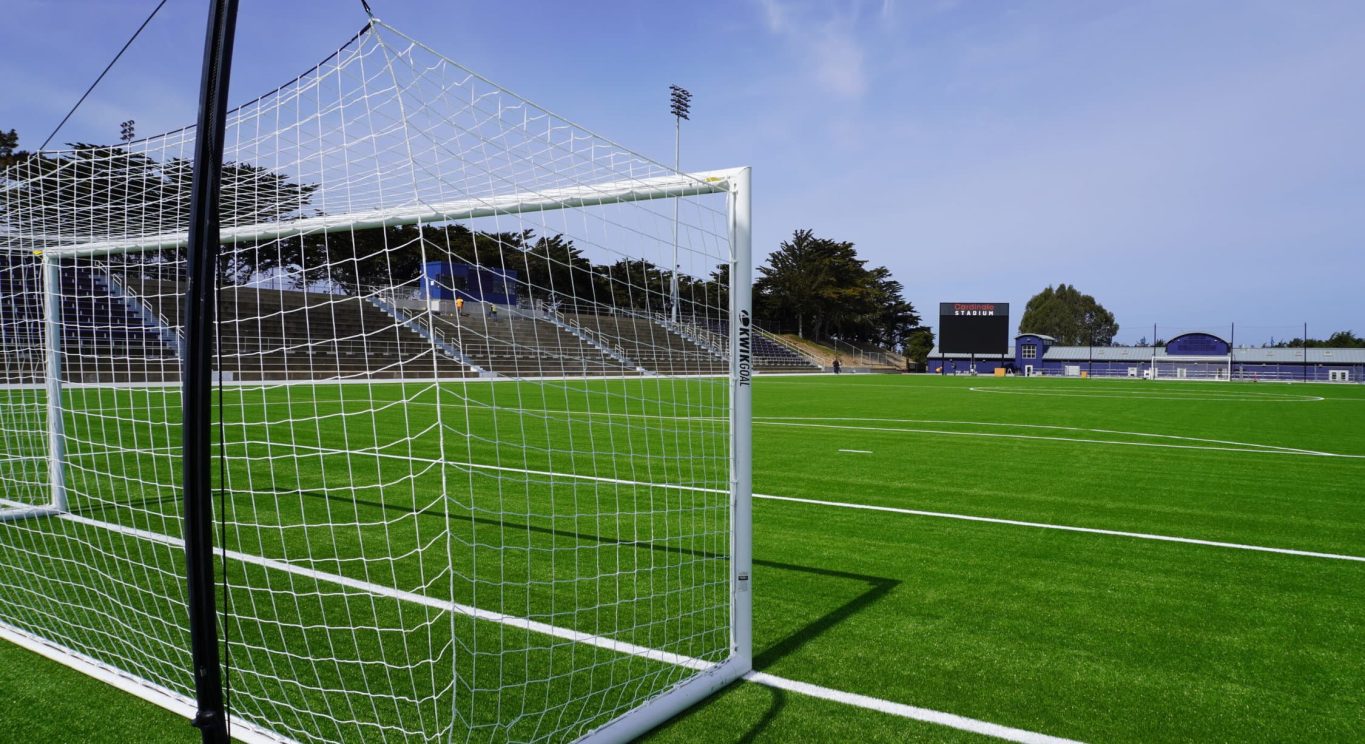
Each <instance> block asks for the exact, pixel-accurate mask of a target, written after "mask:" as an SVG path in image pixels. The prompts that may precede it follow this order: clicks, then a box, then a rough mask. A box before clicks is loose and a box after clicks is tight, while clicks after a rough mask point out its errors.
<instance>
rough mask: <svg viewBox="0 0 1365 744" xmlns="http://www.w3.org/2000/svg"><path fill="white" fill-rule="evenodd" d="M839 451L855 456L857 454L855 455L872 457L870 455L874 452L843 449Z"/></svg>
mask: <svg viewBox="0 0 1365 744" xmlns="http://www.w3.org/2000/svg"><path fill="white" fill-rule="evenodd" d="M839 451H840V452H851V453H853V454H855V455H870V454H872V450H855V449H841V450H839Z"/></svg>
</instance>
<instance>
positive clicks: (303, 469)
mask: <svg viewBox="0 0 1365 744" xmlns="http://www.w3.org/2000/svg"><path fill="white" fill-rule="evenodd" d="M197 144H198V142H197V140H196V136H195V128H194V127H191V128H188V129H185V130H179V131H176V132H171V133H167V134H163V135H157V136H154V137H151V138H148V139H145V140H138V141H136V142H132V143H126V144H124V145H122V146H115V147H102V146H87V145H81V146H76V147H73V148H71V149H68V150H63V151H53V152H44V153H39V154H36V155H34V156H32V157H29V158H27V159H24V160H21V161H20V162H18V163H16V164H15V165H14V166H12V167H11V168H9V169H8V170H6V171H4V172H2V173H0V259H3V260H4V264H3V265H0V331H3V333H4V334H5V335H3V336H0V341H2V342H3V344H4V350H5V352H6V353H5V354H4V356H3V359H0V367H2V368H3V371H4V381H3V382H4V386H3V387H0V448H3V451H0V476H7V478H6V479H7V480H8V476H14V483H15V484H17V485H14V486H8V485H7V486H5V488H6V489H10V488H13V489H14V491H13V495H14V496H16V498H13V499H12V498H11V493H10V492H9V491H8V490H6V492H5V494H4V495H3V496H0V498H3V499H5V501H4V502H3V503H0V637H4V638H9V639H21V640H23V641H24V642H31V643H34V644H37V645H40V646H41V647H42V648H44V649H46V652H48V653H52V654H56V655H58V656H61V657H63V658H65V659H68V660H69V661H70V663H71V664H72V665H73V666H77V667H78V668H81V669H83V670H85V671H87V672H90V673H92V674H97V675H100V676H101V678H105V679H115V678H116V679H117V680H118V681H119V684H120V686H122V687H123V688H124V689H129V690H132V691H134V692H135V693H136V694H141V695H142V696H144V697H146V698H147V699H150V700H154V701H157V702H158V704H163V705H166V706H167V707H171V708H172V709H176V710H179V711H180V712H181V713H183V714H185V715H186V716H187V717H192V716H193V715H195V707H194V705H193V701H194V699H195V688H196V684H197V682H198V677H197V675H196V674H195V669H196V663H195V655H194V654H192V653H191V647H192V642H191V641H192V639H191V636H192V634H193V629H192V628H191V627H190V626H188V625H187V623H186V619H185V618H186V607H187V606H188V604H189V603H190V602H191V596H190V595H191V592H190V590H189V588H188V587H187V584H186V565H185V564H186V547H185V542H184V534H183V533H184V529H185V525H184V520H185V519H186V509H185V505H184V500H183V499H182V497H181V489H182V488H183V487H184V485H185V483H186V475H185V473H184V472H183V468H184V466H185V464H186V458H185V456H184V454H183V453H182V450H181V447H182V445H183V443H184V440H185V437H186V435H187V432H186V429H185V426H186V420H187V418H188V417H187V416H185V415H184V414H182V406H183V405H184V404H185V400H183V398H182V394H181V390H182V386H183V384H184V383H185V379H184V375H183V374H182V373H183V368H182V365H181V362H182V355H183V354H185V353H186V349H187V348H193V347H195V346H196V343H198V344H199V345H200V348H202V345H203V344H205V343H207V344H210V345H211V347H212V356H211V359H210V362H209V368H208V369H207V370H206V371H205V372H206V373H207V374H210V375H211V378H210V379H209V384H210V393H211V399H210V406H209V412H208V416H209V435H210V441H208V442H206V443H205V444H207V445H208V448H209V452H210V455H209V457H210V460H209V462H210V468H209V472H208V473H206V474H205V475H207V476H208V478H209V483H208V484H207V486H208V488H209V489H210V494H211V496H212V499H211V500H212V504H211V512H212V513H211V515H210V516H211V518H212V520H213V522H212V525H211V526H212V543H213V544H212V549H213V552H212V560H213V569H214V571H213V573H210V574H207V576H209V577H210V580H211V582H212V587H213V590H214V593H215V595H216V598H217V602H216V609H215V611H214V615H215V616H216V617H215V619H216V625H217V628H218V630H217V633H216V634H215V635H214V636H213V638H212V640H213V642H214V643H215V644H216V645H217V646H218V648H220V649H221V650H222V651H223V657H222V660H221V675H222V679H223V684H224V687H225V689H226V690H227V691H228V694H227V695H226V697H225V700H226V709H227V713H228V716H229V717H228V719H227V720H228V723H229V725H230V726H231V727H232V729H231V733H232V734H233V735H237V734H238V733H245V734H249V735H250V736H251V737H253V739H255V740H280V741H322V740H351V739H370V738H378V739H391V738H392V739H423V740H434V739H444V740H456V739H458V740H504V739H510V740H532V739H534V740H538V741H571V740H580V739H581V740H590V741H628V740H630V739H633V738H635V737H638V736H639V735H641V734H642V733H644V732H646V731H648V730H649V729H651V728H653V727H655V726H657V725H659V724H660V723H662V722H663V721H666V720H667V719H668V718H670V717H672V716H673V715H676V714H677V713H679V712H681V711H682V710H684V709H685V708H687V707H688V706H690V705H693V704H695V703H696V702H698V701H700V700H701V699H703V698H704V697H706V696H707V695H709V694H711V693H713V692H714V691H716V690H718V689H720V688H721V687H723V686H725V685H726V684H729V683H730V682H732V681H734V680H736V679H738V678H740V677H742V676H743V675H744V674H745V673H747V672H749V671H750V670H751V667H752V658H753V655H752V624H751V614H752V589H751V584H752V576H751V572H752V515H751V506H750V500H751V489H752V465H751V461H752V442H751V434H750V420H751V416H752V398H751V387H752V382H753V359H752V340H753V336H752V334H753V333H754V327H753V324H752V308H751V301H752V299H751V282H752V273H753V265H752V256H751V253H752V243H751V236H750V231H751V175H750V171H749V169H748V168H735V169H729V170H715V171H704V172H697V173H680V172H677V171H675V170H673V169H671V168H668V167H667V166H664V165H660V164H658V163H655V162H653V161H651V160H649V159H647V158H644V157H642V156H640V155H638V154H636V153H634V152H632V151H630V150H627V149H625V148H624V147H621V146H620V145H617V144H615V143H614V142H612V141H610V140H607V139H605V138H603V137H600V136H599V135H596V134H594V133H592V132H591V131H589V130H587V129H585V128H583V127H581V126H579V125H577V124H574V123H573V122H571V121H569V120H566V119H564V118H562V117H560V116H557V115H555V114H553V113H551V112H549V111H546V110H544V109H542V108H540V107H538V106H536V105H535V104H533V103H531V102H530V101H527V100H526V99H524V98H521V97H519V96H517V95H515V94H513V93H511V92H510V91H508V90H506V89H505V88H502V87H500V86H498V85H496V84H494V83H491V82H489V81H488V80H486V79H484V78H482V77H480V76H478V75H476V74H475V73H473V72H470V71H469V70H467V69H465V68H463V67H461V66H460V65H458V64H457V63H455V62H453V61H451V60H449V59H447V58H445V57H443V56H441V55H440V54H438V53H436V52H435V51H433V50H431V49H430V48H429V47H427V46H425V45H423V44H421V43H420V42H418V41H416V40H414V39H412V38H410V37H408V36H406V35H404V34H402V33H401V32H399V31H397V30H396V29H393V28H392V27H389V26H387V25H385V24H383V23H382V22H379V21H373V22H372V23H371V24H369V25H367V26H366V28H365V30H363V31H362V32H361V33H360V34H358V35H357V36H356V37H355V38H353V39H351V40H350V41H348V42H347V43H345V44H343V45H342V46H341V47H340V48H339V49H338V50H337V51H336V52H335V53H334V54H332V55H331V56H330V57H328V58H327V59H326V60H325V61H324V62H323V63H321V64H320V65H319V66H318V67H316V68H314V69H312V70H309V71H307V72H305V73H304V74H303V75H300V76H299V77H297V78H296V79H294V80H293V81H292V82H290V83H288V84H286V85H285V86H283V87H282V88H280V89H277V90H276V91H272V92H271V93H268V94H266V95H264V96H261V97H260V98H257V99H255V100H252V101H251V102H249V103H247V104H244V105H242V106H239V107H238V108H236V109H233V110H231V111H229V112H228V113H227V116H226V132H225V136H224V137H223V144H224V155H223V157H222V174H221V208H220V210H219V215H220V220H221V230H220V232H219V235H218V238H217V241H216V242H217V244H218V245H217V255H216V256H211V257H210V260H211V264H212V265H211V266H208V267H204V266H203V265H201V268H208V269H209V271H208V276H209V283H211V284H212V285H213V291H212V293H211V297H210V298H209V299H210V302H211V304H212V306H213V310H214V315H215V316H216V317H215V320H214V322H213V323H212V324H211V325H209V326H208V327H206V328H196V327H195V326H194V325H193V323H192V318H191V317H190V313H188V312H187V308H186V307H185V305H184V303H183V298H184V295H185V290H186V288H187V286H189V284H190V271H189V263H190V262H189V260H188V255H187V250H188V243H189V242H188V239H187V236H188V232H189V214H188V213H189V211H190V210H189V206H190V203H191V198H190V197H191V191H192V189H191V177H192V176H193V171H194V169H193V168H192V167H191V166H190V162H191V160H190V156H191V154H192V153H193V152H194V151H195V148H196V146H197ZM675 255H676V256H677V258H676V259H675V258H674V256H675ZM204 286H207V284H205V285H204ZM674 287H676V288H677V289H676V291H675V290H674ZM675 313H676V315H675ZM13 329H19V330H22V331H23V333H17V332H16V333H11V331H12V330H13ZM35 329H36V330H35ZM210 336H211V337H210ZM699 339H704V341H703V340H699ZM11 350H18V351H22V353H13V354H11V353H8V352H10V351H11ZM11 501H12V502H13V503H11ZM205 506H208V505H207V504H206V505H205ZM6 515H10V516H9V517H7V516H6ZM200 568H201V569H202V568H203V567H202V566H201V567H200ZM191 570H194V569H193V568H192V569H191ZM92 670H94V671H92Z"/></svg>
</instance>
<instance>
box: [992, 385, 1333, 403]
mask: <svg viewBox="0 0 1365 744" xmlns="http://www.w3.org/2000/svg"><path fill="white" fill-rule="evenodd" d="M967 389H968V390H970V391H972V392H973V393H999V394H1001V395H1040V396H1044V397H1053V398H1116V399H1119V400H1195V401H1215V402H1219V403H1222V402H1234V403H1245V402H1252V403H1317V402H1318V401H1322V400H1326V398H1323V397H1322V396H1320V395H1298V394H1295V393H1253V392H1251V391H1249V390H1248V391H1238V392H1227V393H1221V392H1213V393H1203V392H1200V393H1182V392H1180V391H1177V390H1157V391H1153V393H1159V395H1158V394H1152V393H1146V392H1141V391H1137V390H1127V391H1124V392H1125V393H1126V394H1125V395H1119V394H1114V393H1112V392H1104V393H1080V392H1070V393H1061V392H1054V390H1052V389H1040V390H1005V389H1004V388H986V387H969V388H967Z"/></svg>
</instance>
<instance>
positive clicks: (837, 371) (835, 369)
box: [834, 357, 843, 375]
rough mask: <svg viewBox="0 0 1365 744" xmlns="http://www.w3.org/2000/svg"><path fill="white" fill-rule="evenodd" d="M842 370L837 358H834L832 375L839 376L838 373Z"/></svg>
mask: <svg viewBox="0 0 1365 744" xmlns="http://www.w3.org/2000/svg"><path fill="white" fill-rule="evenodd" d="M842 369H843V367H842V365H840V364H839V357H835V358H834V374H836V375H837V374H839V372H840V371H842Z"/></svg>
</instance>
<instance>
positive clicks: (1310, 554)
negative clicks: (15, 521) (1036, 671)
mask: <svg viewBox="0 0 1365 744" xmlns="http://www.w3.org/2000/svg"><path fill="white" fill-rule="evenodd" d="M996 436H999V435H996ZM1067 441H1075V440H1067ZM234 444H235V443H234ZM1130 444H1141V443H1136V442H1130ZM1145 446H1161V445H1150V444H1149V445H1145ZM1168 446H1176V445H1168ZM298 448H299V449H310V450H314V451H317V452H320V453H327V452H331V451H330V450H324V449H322V448H318V447H301V446H300V447H298ZM1190 449H1210V448H1208V447H1203V448H1200V447H1192V448H1190ZM1243 451H1246V452H1256V451H1258V450H1243ZM362 454H365V455H368V456H370V457H379V458H392V459H399V460H407V461H410V462H413V461H415V462H423V463H427V464H431V465H442V464H444V465H450V466H453V467H461V468H470V469H471V470H493V471H500V472H508V473H521V474H522V475H538V476H544V477H547V478H568V479H572V480H585V481H593V482H597V483H611V484H615V485H624V486H641V487H645V488H664V489H672V490H675V491H695V492H698V493H714V494H720V495H725V496H728V495H729V493H730V492H729V491H728V490H727V489H724V488H706V487H704V486H687V485H683V484H680V483H647V482H644V481H635V480H627V479H625V478H609V477H606V476H600V475H580V474H577V473H556V472H554V471H550V470H530V469H528V468H514V467H510V466H507V465H486V464H483V463H476V462H459V461H455V460H445V461H439V460H433V459H427V458H420V457H408V456H405V455H394V454H389V453H386V452H374V451H367V452H363V453H362ZM290 456H292V455H290ZM1352 457H1360V455H1352ZM753 498H754V499H758V500H768V501H791V502H794V503H799V504H818V505H821V506H833V507H839V508H844V509H863V510H867V511H881V512H891V513H895V514H908V515H911V516H917V517H934V518H936V519H957V520H961V521H964V522H982V523H986V524H1003V525H1010V526H1013V527H1033V528H1036V529H1043V530H1059V531H1061V532H1081V533H1085V534H1090V535H1108V536H1110V537H1129V538H1133V539H1137V540H1154V541H1157V542H1173V543H1184V544H1187V545H1203V546H1206V547H1211V548H1228V549H1231V550H1250V551H1254V552H1258V553H1278V554H1280V555H1295V556H1302V557H1307V558H1326V559H1329V560H1337V561H1358V562H1361V563H1365V556H1356V555H1345V554H1340V553H1320V552H1317V551H1312V550H1296V549H1294V548H1272V547H1268V546H1264V545H1247V544H1244V543H1231V542H1220V541H1218V540H1201V539H1199V538H1194V537H1176V536H1173V535H1158V534H1154V533H1149V532H1128V531H1125V530H1108V529H1103V528H1099V527H1075V526H1072V525H1065V524H1048V523H1046V522H1028V521H1025V520H1021V519H1004V518H1002V517H979V516H974V515H971V514H953V513H951V512H936V511H927V510H923V509H907V508H904V507H898V506H877V505H874V504H855V503H850V502H843V501H824V500H821V499H807V498H801V497H798V496H774V495H772V494H765V493H754V494H753Z"/></svg>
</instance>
